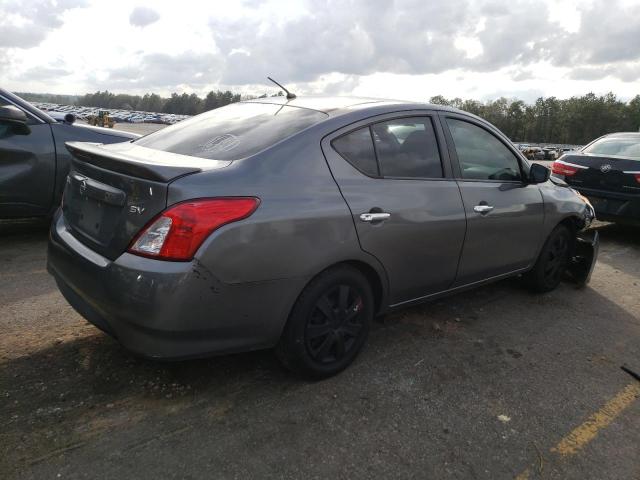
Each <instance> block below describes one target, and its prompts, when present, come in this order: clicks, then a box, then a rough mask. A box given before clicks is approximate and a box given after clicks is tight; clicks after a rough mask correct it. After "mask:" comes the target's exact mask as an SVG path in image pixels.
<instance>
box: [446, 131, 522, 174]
mask: <svg viewBox="0 0 640 480" xmlns="http://www.w3.org/2000/svg"><path fill="white" fill-rule="evenodd" d="M447 125H448V126H449V130H450V131H451V136H452V137H453V143H454V145H455V148H456V153H457V155H458V161H459V162H460V169H461V170H462V178H465V179H475V180H502V181H518V180H521V174H520V163H519V162H518V159H517V158H516V156H515V155H514V154H513V153H512V152H511V150H509V149H508V148H507V147H506V146H505V145H504V144H503V143H502V142H501V141H500V140H498V139H497V138H496V137H494V136H493V135H492V134H491V133H489V132H487V131H486V130H484V129H483V128H480V127H478V126H476V125H473V124H472V123H469V122H465V121H462V120H456V119H453V118H447Z"/></svg>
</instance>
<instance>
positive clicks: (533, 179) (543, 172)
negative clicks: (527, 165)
mask: <svg viewBox="0 0 640 480" xmlns="http://www.w3.org/2000/svg"><path fill="white" fill-rule="evenodd" d="M550 176H551V170H549V169H548V168H547V167H545V166H544V165H540V164H539V163H532V164H531V169H530V170H529V183H544V182H546V181H547V180H549V177H550Z"/></svg>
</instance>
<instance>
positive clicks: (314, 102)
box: [243, 95, 471, 116]
mask: <svg viewBox="0 0 640 480" xmlns="http://www.w3.org/2000/svg"><path fill="white" fill-rule="evenodd" d="M243 103H271V104H275V105H287V106H291V107H298V108H307V109H310V110H317V111H319V112H323V113H326V114H327V115H330V116H337V115H340V114H343V113H347V112H351V111H353V110H355V109H362V108H367V107H373V108H385V107H389V109H390V110H393V109H394V108H397V107H400V109H402V110H446V111H451V112H456V113H464V114H465V115H471V114H469V113H468V112H462V111H461V110H458V109H455V108H451V107H446V106H443V105H433V104H430V103H422V102H410V101H406V100H391V99H384V98H372V97H342V96H317V95H308V96H307V95H305V96H300V97H296V98H294V99H291V100H288V99H287V98H286V97H285V96H278V97H265V98H255V99H252V100H244V101H243Z"/></svg>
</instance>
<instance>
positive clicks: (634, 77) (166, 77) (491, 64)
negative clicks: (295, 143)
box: [0, 0, 640, 100]
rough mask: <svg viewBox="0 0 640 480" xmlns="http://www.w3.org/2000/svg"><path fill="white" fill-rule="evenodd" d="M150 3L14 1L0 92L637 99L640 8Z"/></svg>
mask: <svg viewBox="0 0 640 480" xmlns="http://www.w3.org/2000/svg"><path fill="white" fill-rule="evenodd" d="M85 3H86V5H85ZM149 5H152V6H153V9H151V8H149V7H145V6H138V7H136V8H134V9H133V10H132V7H131V6H130V3H128V2H127V1H125V0H116V1H112V2H104V1H100V0H87V2H83V1H81V0H48V1H47V0H32V1H29V2H24V1H18V0H5V1H4V2H2V4H1V5H0V60H2V63H3V68H2V69H0V84H1V85H3V86H5V87H8V88H11V89H14V90H18V91H25V90H37V91H50V92H54V93H83V92H86V91H95V90H97V89H105V88H108V89H110V90H113V91H118V92H126V93H144V92H146V91H151V90H153V91H156V92H158V93H162V94H165V95H166V94H168V93H170V92H171V91H179V92H182V91H187V92H196V93H203V92H205V91H207V90H209V89H212V88H231V89H234V90H236V91H240V92H243V93H258V94H259V93H263V92H271V91H272V90H273V91H275V87H272V86H271V85H270V84H269V83H268V82H267V81H266V76H267V75H271V76H274V77H275V78H277V79H278V80H279V81H282V82H284V83H286V84H288V85H291V86H292V87H294V88H295V89H296V90H297V91H298V92H301V93H329V94H352V93H353V94H359V95H368V96H380V97H395V98H407V99H416V100H419V99H427V98H429V97H430V96H432V95H436V94H443V95H445V96H451V97H455V96H459V97H476V98H484V97H485V96H487V95H503V94H504V95H521V96H523V97H527V98H530V97H531V96H533V95H539V94H544V95H555V96H558V97H563V96H571V95H573V94H580V93H586V92H588V91H590V90H593V91H595V92H598V93H600V92H606V91H609V90H613V91H615V92H616V93H619V94H620V95H621V96H623V97H630V96H633V95H635V94H636V93H638V92H636V90H637V88H636V86H637V81H638V80H639V79H640V50H639V49H638V48H637V45H639V44H640V33H639V32H640V2H639V1H638V0H613V1H608V0H590V1H588V2H586V3H585V2H584V1H579V0H557V1H556V0H528V1H525V0H478V1H476V0H442V1H429V2H425V1H424V0H395V1H393V2H392V1H390V0H340V1H339V0H306V1H300V2H290V1H287V0H263V1H261V0H245V1H244V2H229V1H225V2H222V1H216V2H199V1H195V0H182V1H181V2H175V1H173V0H154V2H153V3H149ZM82 6H84V7H85V8H76V7H82ZM141 27H143V28H141ZM96 36H97V37H98V41H91V40H90V39H93V38H96ZM45 39H46V41H45ZM634 82H635V83H634Z"/></svg>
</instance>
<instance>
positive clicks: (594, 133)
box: [430, 93, 640, 145]
mask: <svg viewBox="0 0 640 480" xmlns="http://www.w3.org/2000/svg"><path fill="white" fill-rule="evenodd" d="M430 103H434V104H438V105H448V106H451V107H455V108H459V109H460V110H465V111H467V112H470V113H473V114H475V115H478V116H479V117H482V118H484V119H485V120H488V121H489V122H491V123H493V124H494V125H495V126H496V127H498V128H499V129H500V130H501V131H502V132H503V133H504V134H505V135H507V136H508V137H509V138H510V139H511V140H512V141H514V142H526V143H552V144H553V143H558V144H570V145H584V144H585V143H588V142H590V141H591V140H593V139H594V138H597V137H599V136H601V135H605V134H607V133H612V132H637V131H640V95H636V96H635V97H634V98H633V99H632V100H631V101H629V102H623V101H622V100H620V99H618V98H617V96H616V95H615V94H613V93H607V94H606V95H601V96H597V95H595V94H593V93H588V94H586V95H583V96H581V97H571V98H567V99H564V100H561V99H558V98H556V97H548V98H542V97H540V98H538V99H537V100H536V101H535V103H533V104H530V105H529V104H526V103H524V102H523V101H522V100H509V99H506V98H504V97H502V98H499V99H497V100H492V101H488V102H484V103H483V102H479V101H477V100H462V99H460V98H454V99H446V98H444V97H443V96H441V95H438V96H435V97H431V99H430Z"/></svg>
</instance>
